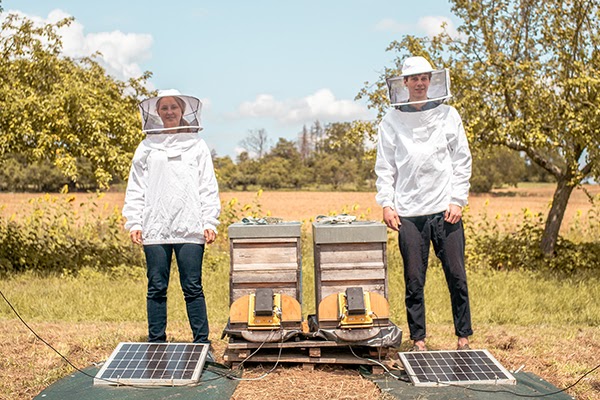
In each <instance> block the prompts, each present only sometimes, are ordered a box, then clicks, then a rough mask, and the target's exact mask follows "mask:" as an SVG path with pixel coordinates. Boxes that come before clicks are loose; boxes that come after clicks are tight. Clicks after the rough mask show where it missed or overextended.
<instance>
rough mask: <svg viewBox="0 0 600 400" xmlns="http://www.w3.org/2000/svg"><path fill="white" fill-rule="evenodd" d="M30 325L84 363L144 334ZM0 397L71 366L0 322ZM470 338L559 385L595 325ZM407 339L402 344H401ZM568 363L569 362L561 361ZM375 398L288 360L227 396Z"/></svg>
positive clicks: (586, 391)
mask: <svg viewBox="0 0 600 400" xmlns="http://www.w3.org/2000/svg"><path fill="white" fill-rule="evenodd" d="M32 327H33V328H34V329H35V330H36V331H37V332H38V334H40V335H41V336H42V337H43V338H44V339H45V340H47V341H48V342H50V343H52V344H53V346H54V347H55V348H56V349H57V350H59V351H60V352H61V353H62V354H64V355H65V356H67V357H68V358H69V359H70V360H71V361H72V362H73V363H74V364H75V365H77V366H79V367H81V368H85V367H87V366H89V365H90V364H92V363H93V362H99V361H102V360H105V359H106V358H107V357H108V355H110V353H111V352H112V350H113V349H114V346H115V344H116V343H118V342H121V341H132V340H134V341H135V340H140V341H141V340H143V338H144V334H145V323H77V324H75V323H46V322H44V323H35V324H32ZM188 329H189V328H188V327H187V326H186V324H185V323H183V322H182V323H177V322H176V323H173V324H170V332H171V333H172V334H173V336H172V339H173V340H174V341H186V340H187V339H188V335H189V332H188ZM221 329H222V326H214V327H213V332H212V334H211V339H212V340H213V345H214V347H215V354H216V356H217V361H222V355H223V352H224V350H225V347H226V344H225V342H223V341H221V340H220V339H219V338H218V336H219V333H220V331H221ZM429 332H430V334H429V341H428V343H429V346H430V347H431V348H432V349H447V348H451V347H452V346H453V345H454V341H455V338H454V337H453V336H452V334H451V332H452V328H451V327H450V326H447V325H430V326H429ZM0 335H1V337H2V341H0V354H2V356H1V358H0V399H6V400H9V399H32V398H33V397H35V396H36V395H37V394H38V393H39V392H40V391H41V390H42V389H44V388H45V387H47V386H48V385H50V384H51V383H52V382H54V381H55V380H56V379H58V378H60V377H62V376H65V375H66V374H68V373H70V372H72V371H73V370H72V368H71V367H70V366H68V365H67V364H66V363H65V362H64V361H63V360H62V359H61V358H60V357H59V356H58V355H56V354H55V353H54V352H53V351H52V350H51V349H49V348H48V347H46V346H45V345H44V344H43V343H42V342H41V341H39V340H38V339H37V338H35V336H34V335H33V334H31V333H30V332H29V331H28V330H27V329H26V328H25V327H24V326H23V325H22V324H21V323H20V322H19V321H17V320H4V321H2V324H0ZM472 345H473V347H475V348H487V349H488V350H489V351H490V352H491V353H492V354H494V356H495V357H496V358H497V359H498V360H499V361H500V363H502V364H503V365H504V366H505V367H506V368H507V369H509V370H515V369H518V368H519V367H520V366H522V365H524V366H525V367H524V371H528V372H533V373H535V374H537V375H539V376H541V377H544V379H546V380H548V381H549V382H551V383H553V384H554V385H556V386H557V387H559V388H562V387H566V386H568V385H570V384H572V383H574V382H575V381H576V380H577V379H578V378H579V377H580V376H581V375H583V374H584V373H585V372H586V371H587V370H588V369H589V368H590V366H594V365H596V364H598V360H600V332H599V331H598V329H597V328H595V327H582V328H574V327H563V328H558V327H548V326H537V327H519V326H479V327H478V334H477V335H476V336H475V337H474V339H473V341H472ZM406 346H408V343H404V345H403V347H406ZM565 366H567V367H568V368H565ZM271 368H272V365H264V366H261V365H251V366H248V367H247V368H246V370H245V371H244V375H243V377H244V378H257V377H260V376H262V375H263V374H264V373H265V372H267V371H269V370H270V369H271ZM568 393H569V394H571V395H573V396H575V397H576V398H577V399H582V400H592V399H598V398H600V375H599V374H598V373H597V372H596V373H594V374H591V375H588V376H587V377H586V378H585V379H584V380H582V381H581V382H580V383H579V384H578V385H577V386H575V387H574V388H572V389H570V390H569V391H568ZM265 398H272V399H281V400H288V399H289V400H292V399H293V400H295V399H299V398H301V399H305V400H313V399H315V400H316V399H361V400H362V399H367V400H368V399H381V398H388V399H389V398H390V397H389V396H385V397H383V395H382V394H381V392H380V391H379V389H378V388H377V387H376V385H375V384H374V383H373V382H371V381H370V380H368V379H364V378H362V377H361V376H360V374H359V372H358V371H357V370H356V369H355V368H351V367H341V366H332V365H319V366H317V367H316V368H315V369H314V370H313V371H306V370H303V369H302V368H301V367H300V366H297V365H293V364H285V365H280V366H279V367H278V368H277V369H276V370H275V371H274V372H272V373H271V374H269V375H267V376H266V377H265V378H264V379H261V380H256V381H243V382H240V384H239V385H238V387H237V389H236V391H235V393H234V395H233V399H235V400H259V399H260V400H262V399H265Z"/></svg>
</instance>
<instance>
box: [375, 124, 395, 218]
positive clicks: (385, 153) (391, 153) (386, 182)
mask: <svg viewBox="0 0 600 400" xmlns="http://www.w3.org/2000/svg"><path fill="white" fill-rule="evenodd" d="M383 125H384V122H383V121H382V122H381V123H380V124H379V126H378V127H377V137H378V139H377V159H376V161H375V174H376V175H377V181H376V182H375V185H376V187H377V195H376V196H375V200H376V201H377V204H379V205H380V206H381V207H392V208H395V206H394V197H395V195H394V193H395V184H396V177H397V169H396V160H395V157H396V144H395V142H394V138H393V136H392V135H391V134H390V132H387V131H386V130H385V128H384V127H383Z"/></svg>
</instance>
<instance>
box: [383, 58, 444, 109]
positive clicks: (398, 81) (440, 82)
mask: <svg viewBox="0 0 600 400" xmlns="http://www.w3.org/2000/svg"><path fill="white" fill-rule="evenodd" d="M426 73H431V80H430V84H429V90H428V91H427V100H421V101H413V102H410V101H409V93H408V88H407V87H406V85H405V84H404V78H406V77H407V76H411V75H420V74H426ZM386 82H387V86H388V90H389V95H390V104H391V105H392V106H401V105H406V104H418V103H426V102H429V101H443V100H445V99H447V98H450V97H452V94H451V93H450V73H449V72H448V70H447V69H440V70H434V69H433V68H432V67H431V64H430V63H429V61H427V59H425V58H424V57H420V56H419V57H408V58H407V59H406V60H404V63H403V64H402V75H400V76H398V77H394V78H388V79H386Z"/></svg>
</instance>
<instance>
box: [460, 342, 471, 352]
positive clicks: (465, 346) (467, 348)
mask: <svg viewBox="0 0 600 400" xmlns="http://www.w3.org/2000/svg"><path fill="white" fill-rule="evenodd" d="M456 350H459V351H462V350H471V347H470V346H469V343H467V344H463V345H462V346H457V347H456Z"/></svg>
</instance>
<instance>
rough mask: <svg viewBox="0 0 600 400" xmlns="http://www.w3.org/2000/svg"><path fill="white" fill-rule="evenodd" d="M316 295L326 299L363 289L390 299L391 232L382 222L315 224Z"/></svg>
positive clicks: (317, 299)
mask: <svg viewBox="0 0 600 400" xmlns="http://www.w3.org/2000/svg"><path fill="white" fill-rule="evenodd" d="M313 242H314V259H315V295H316V304H317V306H318V305H319V304H320V303H321V300H323V299H324V298H325V297H327V296H329V295H330V294H333V293H339V292H344V291H345V290H346V289H347V288H349V287H358V286H360V287H362V288H363V291H365V292H375V293H378V294H381V295H382V296H384V297H385V298H386V299H387V295H388V284H387V256H386V245H387V231H386V226H385V225H384V224H381V223H378V222H367V221H365V222H353V223H352V224H321V223H318V222H315V223H313Z"/></svg>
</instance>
